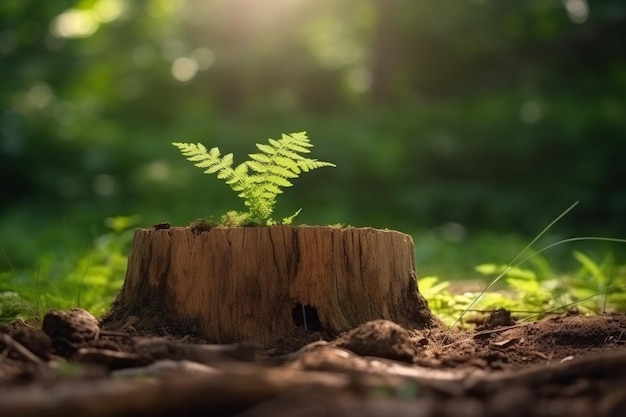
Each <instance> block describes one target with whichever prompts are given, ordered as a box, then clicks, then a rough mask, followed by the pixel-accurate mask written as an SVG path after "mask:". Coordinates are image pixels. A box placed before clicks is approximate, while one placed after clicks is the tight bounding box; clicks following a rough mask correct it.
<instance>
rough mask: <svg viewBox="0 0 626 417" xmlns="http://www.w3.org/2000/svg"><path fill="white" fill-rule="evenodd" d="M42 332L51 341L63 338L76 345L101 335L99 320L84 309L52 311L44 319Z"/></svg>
mask: <svg viewBox="0 0 626 417" xmlns="http://www.w3.org/2000/svg"><path fill="white" fill-rule="evenodd" d="M42 330H43V331H44V332H45V333H46V334H47V335H48V336H50V338H51V339H58V338H61V339H65V340H67V341H69V342H75V343H81V342H86V341H89V340H93V339H96V338H97V337H98V335H99V334H100V328H99V327H98V319H96V318H95V317H94V316H92V315H91V313H89V312H88V311H86V310H83V309H82V308H73V309H71V310H69V311H59V310H50V311H49V312H48V313H46V315H45V316H44V318H43V324H42Z"/></svg>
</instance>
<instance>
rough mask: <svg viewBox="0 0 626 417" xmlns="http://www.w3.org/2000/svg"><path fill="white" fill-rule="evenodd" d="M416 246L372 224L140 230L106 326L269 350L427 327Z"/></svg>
mask: <svg viewBox="0 0 626 417" xmlns="http://www.w3.org/2000/svg"><path fill="white" fill-rule="evenodd" d="M413 251H414V248H413V240H412V239H411V237H410V236H409V235H406V234H404V233H400V232H396V231H390V230H377V229H371V228H346V229H338V228H332V227H308V226H300V227H291V226H271V227H239V228H222V227H214V228H211V229H209V230H204V231H201V230H198V229H193V228H190V227H185V228H171V229H161V230H157V229H156V228H152V229H138V230H136V231H135V236H134V242H133V247H132V251H131V253H130V257H129V260H128V270H127V272H126V279H125V282H124V286H123V288H122V290H121V292H120V294H119V295H118V297H117V299H116V301H115V303H114V305H113V308H112V310H111V312H110V313H109V315H108V316H107V317H106V318H105V324H106V325H107V327H109V328H115V327H117V328H121V327H124V326H129V325H132V326H134V327H135V328H138V327H141V326H146V325H147V323H148V324H149V326H150V328H151V329H150V330H153V331H154V330H156V331H158V330H159V329H161V330H165V331H167V332H170V333H178V334H181V333H184V334H192V335H195V336H199V337H201V338H203V339H206V340H209V341H212V342H217V343H232V342H240V341H253V342H256V343H259V344H261V345H262V346H270V345H272V343H275V342H277V341H279V340H281V339H283V338H287V337H290V335H293V334H295V332H299V333H301V332H302V331H303V330H306V331H310V332H313V331H322V332H326V333H327V334H330V335H337V334H339V333H341V332H343V331H345V330H349V329H352V328H354V327H356V326H358V325H359V324H362V323H364V322H367V321H369V320H373V319H387V320H392V321H394V322H396V323H399V324H401V325H403V326H405V327H410V328H424V327H427V326H430V325H432V324H434V323H435V322H436V319H435V318H434V317H433V316H432V314H431V312H430V310H429V309H428V304H427V302H426V301H425V300H424V298H423V297H422V296H421V295H420V294H419V292H418V289H417V279H416V273H415V260H414V259H415V258H414V252H413ZM138 330H139V328H138Z"/></svg>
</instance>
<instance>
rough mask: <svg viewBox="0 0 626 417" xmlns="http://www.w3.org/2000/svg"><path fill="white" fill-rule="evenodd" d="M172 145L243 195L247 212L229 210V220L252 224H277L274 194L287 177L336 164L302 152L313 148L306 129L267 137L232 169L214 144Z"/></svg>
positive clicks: (228, 157) (228, 158) (230, 158)
mask: <svg viewBox="0 0 626 417" xmlns="http://www.w3.org/2000/svg"><path fill="white" fill-rule="evenodd" d="M173 145H174V146H176V147H178V148H179V150H180V151H181V153H182V154H183V156H185V157H186V158H187V159H188V160H189V161H191V162H193V163H194V165H195V166H197V167H200V168H202V169H204V172H205V173H207V174H217V178H219V179H222V180H225V182H226V184H228V185H229V186H230V188H231V189H232V190H233V191H236V192H237V193H238V194H237V195H238V196H239V197H241V198H243V200H244V205H245V206H246V207H248V208H249V212H248V213H238V212H233V213H235V214H236V216H233V215H232V213H231V215H230V216H228V219H230V220H229V222H231V223H237V222H239V221H243V220H245V221H246V222H252V223H254V224H267V225H270V224H276V222H275V221H274V220H272V219H271V215H272V211H273V209H274V204H275V202H276V196H277V195H278V194H281V193H282V192H283V191H282V189H281V188H283V187H291V186H292V185H293V184H292V183H291V181H290V180H291V179H294V178H297V177H298V176H299V175H300V174H301V173H302V172H308V171H310V170H313V169H316V168H320V167H325V166H330V167H334V166H335V165H334V164H331V163H329V162H322V161H318V160H316V159H310V158H306V157H304V156H302V155H301V154H305V153H309V152H311V151H310V148H311V147H313V145H312V144H311V142H310V141H309V138H308V137H307V134H306V132H297V133H292V134H289V135H287V134H283V135H282V137H281V139H278V140H276V139H268V143H267V144H257V145H256V146H257V149H259V151H260V152H259V153H253V154H250V155H249V157H250V160H248V161H246V162H243V163H241V164H239V165H237V166H236V167H234V168H233V154H232V153H229V154H226V155H224V156H221V153H220V150H219V148H217V147H214V148H211V149H210V150H207V148H206V147H205V146H204V145H202V144H201V143H197V144H193V143H181V142H174V143H173ZM249 171H252V173H249ZM299 212H300V210H298V211H297V212H296V213H294V214H293V215H292V216H290V217H286V218H284V219H283V222H284V223H288V222H291V220H292V219H293V218H294V217H295V216H296V215H297V214H298V213H299ZM237 219H239V220H237ZM241 219H243V220H241Z"/></svg>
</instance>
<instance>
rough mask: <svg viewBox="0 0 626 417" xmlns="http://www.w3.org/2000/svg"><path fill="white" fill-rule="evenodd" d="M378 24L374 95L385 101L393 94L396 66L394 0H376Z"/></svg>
mask: <svg viewBox="0 0 626 417" xmlns="http://www.w3.org/2000/svg"><path fill="white" fill-rule="evenodd" d="M376 8H377V11H378V13H377V15H378V26H377V28H376V36H375V39H374V45H373V53H372V97H373V99H374V102H376V103H384V102H386V101H387V100H389V97H390V95H391V88H390V84H391V78H392V74H393V67H394V59H393V58H394V55H395V54H394V52H395V50H394V46H395V42H394V38H395V33H394V29H393V28H394V19H393V16H394V10H395V1H394V0H376Z"/></svg>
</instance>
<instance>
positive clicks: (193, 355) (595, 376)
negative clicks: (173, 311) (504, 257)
mask: <svg viewBox="0 0 626 417" xmlns="http://www.w3.org/2000/svg"><path fill="white" fill-rule="evenodd" d="M506 313H507V312H506V311H500V314H492V316H491V317H490V318H489V319H488V320H487V321H486V322H485V323H484V324H483V325H482V326H481V327H478V328H476V329H475V330H471V331H470V330H463V331H461V330H459V331H451V330H448V329H445V328H432V329H425V330H415V329H405V328H402V327H400V326H398V325H396V324H394V323H392V322H389V321H384V320H377V321H372V322H368V323H365V324H363V325H361V326H359V327H357V328H356V329H353V330H351V331H349V332H346V333H345V334H342V335H340V336H339V337H337V338H334V339H332V340H321V339H322V335H315V334H304V333H303V335H302V336H303V338H304V339H299V340H293V341H291V342H289V341H286V342H285V343H284V344H281V346H277V347H276V348H275V349H270V350H267V349H260V348H258V347H255V346H254V345H248V344H237V345H209V344H202V343H199V341H197V340H190V339H181V338H173V337H162V336H150V335H140V334H137V333H135V332H132V329H129V332H114V331H107V330H103V329H100V328H99V327H98V322H97V321H96V320H95V319H94V318H93V317H92V316H90V315H89V313H87V312H85V311H83V310H78V309H75V310H70V311H69V312H58V311H53V312H50V313H48V315H47V316H46V318H44V321H43V325H42V327H41V328H34V327H30V326H27V325H25V324H24V323H20V322H16V323H13V324H11V325H6V326H2V327H0V415H1V416H3V417H9V416H20V417H27V416H46V417H56V416H68V415H77V416H78V415H80V416H83V417H89V416H94V417H96V416H98V417H108V416H196V415H197V416H200V415H216V416H246V417H254V416H290V417H299V416H355V417H356V416H359V417H367V416H372V417H373V416H391V415H393V416H418V417H431V416H432V417H434V416H450V417H452V416H454V417H482V416H513V417H514V416H569V417H578V416H580V417H583V416H584V417H593V416H622V415H624V412H625V411H624V410H626V315H625V314H606V315H599V316H579V315H564V316H560V317H555V318H551V319H545V320H541V321H537V322H528V323H526V322H524V323H515V322H513V321H511V319H510V316H509V315H508V314H506ZM305 339H306V340H305ZM316 339H317V340H316Z"/></svg>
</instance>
